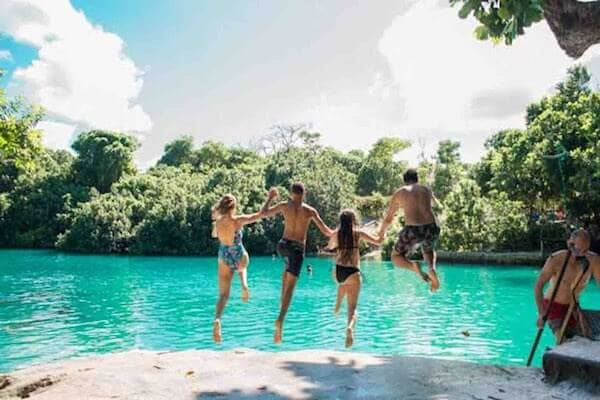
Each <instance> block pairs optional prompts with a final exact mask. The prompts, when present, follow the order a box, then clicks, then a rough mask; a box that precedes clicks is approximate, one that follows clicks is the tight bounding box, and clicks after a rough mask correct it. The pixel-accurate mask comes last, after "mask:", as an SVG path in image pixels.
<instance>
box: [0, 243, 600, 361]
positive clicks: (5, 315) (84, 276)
mask: <svg viewBox="0 0 600 400" xmlns="http://www.w3.org/2000/svg"><path fill="white" fill-rule="evenodd" d="M307 263H309V264H311V265H312V266H313V273H312V275H309V274H307V273H306V270H305V271H303V272H302V276H301V279H300V281H299V283H298V286H297V288H296V292H295V296H294V300H293V302H292V306H291V309H290V312H289V314H288V318H287V320H286V325H285V328H286V330H285V336H284V343H283V345H281V346H275V345H273V344H272V334H273V328H272V325H273V321H274V319H275V318H276V316H277V313H278V303H279V294H280V283H281V269H282V262H281V260H279V259H272V258H271V257H253V258H252V260H251V265H250V270H249V283H250V287H251V291H252V292H251V293H252V298H251V300H250V302H249V303H248V304H244V303H242V302H241V300H240V298H239V293H240V292H239V282H238V281H237V280H235V281H234V285H233V288H232V297H231V299H230V302H229V304H228V305H227V308H226V310H225V314H224V316H223V335H224V342H223V343H222V344H221V345H215V344H213V343H212V338H211V322H212V319H213V313H214V303H215V300H216V295H217V289H216V259H215V258H202V257H128V256H106V255H103V256H92V255H73V254H64V253H59V252H54V251H32V250H2V251H0V372H7V371H11V370H14V369H16V368H22V367H26V366H29V365H32V364H39V363H46V362H50V361H56V360H62V359H67V358H73V357H79V356H85V355H90V354H101V353H108V352H117V351H125V350H131V349H148V350H187V349H213V350H214V349H232V348H239V347H246V348H253V349H257V350H264V351H290V350H300V349H317V350H318V349H327V350H343V349H344V347H343V346H344V325H345V315H340V316H339V317H335V316H334V315H333V314H332V307H333V301H334V296H335V290H336V286H335V283H334V281H333V279H332V277H331V267H332V261H331V260H329V259H326V258H311V259H308V261H307ZM362 268H363V276H364V285H363V290H362V293H361V298H360V303H359V309H358V311H359V320H358V325H357V331H356V337H355V346H354V347H353V349H352V350H353V351H356V352H367V353H374V354H382V355H407V356H417V355H418V356H426V357H436V358H444V359H452V360H464V361H473V362H477V363H485V364H490V363H495V364H502V365H523V364H524V363H525V360H526V357H527V355H528V351H529V348H530V346H531V342H532V340H533V337H534V335H535V332H536V328H535V315H536V312H535V305H534V302H533V284H534V281H535V279H536V276H537V272H538V270H537V268H534V267H527V266H493V267H486V266H474V265H445V264H441V265H440V267H439V273H440V278H441V280H442V284H443V286H442V289H441V290H440V291H439V292H438V293H435V294H430V293H429V292H428V290H427V288H426V286H425V285H423V284H422V283H421V282H419V281H418V280H417V279H416V277H415V276H413V275H412V274H411V273H409V272H407V271H404V270H402V271H401V270H398V269H395V268H394V267H393V266H392V265H391V264H390V263H387V262H378V261H366V262H363V265H362ZM598 304H600V290H598V288H597V287H595V285H594V284H593V283H592V284H591V285H590V287H589V288H588V289H587V291H586V293H585V294H584V296H583V297H582V305H583V307H584V308H585V307H588V308H589V307H592V308H594V307H593V306H594V305H596V307H595V308H597V305H598ZM343 312H345V309H344V310H343ZM552 343H553V341H552V336H551V335H550V333H549V332H548V330H547V331H546V333H545V335H544V338H543V340H542V343H541V345H540V347H539V349H540V350H538V356H537V358H536V365H540V363H541V353H542V350H543V349H544V347H546V346H551V345H552Z"/></svg>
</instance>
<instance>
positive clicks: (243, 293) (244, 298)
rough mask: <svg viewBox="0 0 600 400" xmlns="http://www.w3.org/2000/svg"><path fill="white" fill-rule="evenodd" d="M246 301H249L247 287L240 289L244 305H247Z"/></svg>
mask: <svg viewBox="0 0 600 400" xmlns="http://www.w3.org/2000/svg"><path fill="white" fill-rule="evenodd" d="M248 300H250V289H248V288H247V287H245V288H242V301H243V302H244V303H247V302H248Z"/></svg>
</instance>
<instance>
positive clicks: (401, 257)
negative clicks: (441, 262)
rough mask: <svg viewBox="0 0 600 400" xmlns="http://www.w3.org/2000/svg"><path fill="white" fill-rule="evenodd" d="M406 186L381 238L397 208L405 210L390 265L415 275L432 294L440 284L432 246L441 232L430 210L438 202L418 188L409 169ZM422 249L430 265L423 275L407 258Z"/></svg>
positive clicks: (397, 197) (389, 213)
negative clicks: (405, 269)
mask: <svg viewBox="0 0 600 400" xmlns="http://www.w3.org/2000/svg"><path fill="white" fill-rule="evenodd" d="M404 183H405V186H403V187H401V188H400V189H398V190H397V191H396V193H394V195H393V196H392V200H391V202H390V206H389V209H388V211H387V213H386V216H385V218H384V219H383V223H382V224H381V233H382V234H381V236H383V233H384V232H385V231H386V230H387V228H388V226H389V225H390V224H391V223H392V221H393V220H394V216H395V215H396V213H397V212H398V210H399V209H400V208H402V209H403V210H404V228H403V229H402V230H401V231H400V234H399V235H398V240H397V241H396V244H395V245H394V248H393V250H392V256H391V258H392V262H393V263H394V265H395V266H397V267H400V268H407V269H409V270H411V271H414V272H415V273H417V274H418V275H419V277H421V279H423V281H425V282H427V283H429V284H430V287H431V291H436V290H437V289H439V287H440V281H439V279H438V276H437V272H436V252H435V246H436V243H437V240H438V238H439V236H440V228H439V226H438V224H437V222H436V218H435V215H434V213H433V209H432V203H433V202H434V201H435V202H437V200H436V198H435V196H434V195H433V193H432V192H431V190H430V189H429V188H428V187H426V186H423V185H421V184H419V176H418V174H417V171H416V170H415V169H412V168H411V169H408V170H407V171H406V172H405V173H404ZM418 247H420V248H421V252H422V253H423V258H424V259H425V261H426V262H427V264H428V265H429V272H428V273H426V272H424V271H423V270H422V269H421V266H420V264H419V263H418V262H416V261H411V260H409V259H408V258H407V256H408V255H409V254H410V253H411V252H412V251H414V250H415V249H417V248H418Z"/></svg>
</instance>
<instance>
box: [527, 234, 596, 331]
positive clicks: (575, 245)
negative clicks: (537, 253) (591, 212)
mask: <svg viewBox="0 0 600 400" xmlns="http://www.w3.org/2000/svg"><path fill="white" fill-rule="evenodd" d="M590 239H591V238H590V234H589V233H588V232H587V231H586V230H584V229H579V230H576V231H574V232H573V233H572V234H571V236H570V237H569V240H568V241H567V245H568V247H569V250H570V251H571V254H570V258H569V261H568V263H567V267H566V269H565V274H564V275H563V279H562V281H561V283H560V285H558V289H557V290H558V291H557V293H556V297H555V298H554V302H553V303H552V304H550V298H551V297H552V293H553V292H554V290H555V286H556V281H557V279H558V276H559V275H560V272H561V270H562V267H563V265H564V262H565V258H566V257H567V254H568V251H567V250H561V251H557V252H555V253H554V254H551V255H550V257H548V259H547V260H546V263H545V264H544V268H543V269H542V271H541V272H540V275H539V277H538V280H537V282H536V283H535V288H534V294H535V303H536V305H537V308H538V320H537V325H538V328H541V327H542V326H543V324H544V322H543V316H544V314H545V313H546V311H549V312H548V326H550V329H552V332H554V334H555V335H556V336H557V338H558V335H559V333H560V330H561V328H562V325H563V322H564V320H565V318H566V317H567V312H568V310H569V305H570V303H571V301H572V300H573V289H575V290H574V294H575V300H578V299H579V296H580V294H581V292H582V291H583V290H584V289H585V287H586V286H587V285H588V283H589V281H590V279H591V277H592V276H594V278H595V280H596V283H598V284H600V256H599V255H598V254H596V253H594V252H592V251H590V242H591V240H590ZM586 266H587V269H586ZM584 272H585V273H584ZM548 282H550V287H549V288H548V290H547V291H546V293H545V294H544V293H543V291H544V286H545V285H546V283H548ZM575 335H578V336H588V335H589V327H588V326H587V325H586V323H585V321H584V320H583V319H582V318H581V315H580V312H579V309H578V307H577V308H576V309H575V311H574V312H573V314H572V315H571V318H569V321H568V322H567V326H566V329H565V337H566V338H567V339H568V338H571V337H573V336H575Z"/></svg>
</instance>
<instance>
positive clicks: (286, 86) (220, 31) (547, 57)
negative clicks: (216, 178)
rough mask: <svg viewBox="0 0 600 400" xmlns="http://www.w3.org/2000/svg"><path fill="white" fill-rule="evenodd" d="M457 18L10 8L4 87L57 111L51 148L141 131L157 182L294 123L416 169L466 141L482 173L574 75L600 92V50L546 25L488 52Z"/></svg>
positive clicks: (49, 132)
mask: <svg viewBox="0 0 600 400" xmlns="http://www.w3.org/2000/svg"><path fill="white" fill-rule="evenodd" d="M457 12H458V10H457V9H455V8H450V7H449V6H448V2H447V1H445V0H421V1H408V0H407V1H402V0H389V1H388V0H379V1H376V2H367V1H359V0H302V1H289V2H282V1H279V0H226V1H208V0H178V1H170V2H167V1H162V0H103V1H89V0H2V1H0V68H2V69H4V70H5V71H6V74H5V76H4V77H3V78H2V79H1V80H0V85H2V86H4V87H6V88H7V90H8V93H9V95H17V94H23V95H25V96H27V97H28V98H29V99H31V100H32V101H34V102H37V103H39V104H41V105H42V106H44V108H45V109H46V112H47V115H46V118H45V120H44V121H42V122H41V123H40V126H39V127H40V129H42V130H43V131H44V143H45V144H46V145H47V146H49V147H52V148H69V146H70V143H71V142H72V141H73V139H74V138H75V137H76V135H77V134H78V133H80V132H82V131H86V130H89V129H109V130H117V131H122V132H127V133H130V134H132V135H135V136H136V137H137V138H138V139H139V140H140V142H141V148H140V150H138V152H137V153H136V162H137V163H138V165H139V166H140V167H142V168H144V167H147V166H149V165H151V164H152V163H154V162H155V161H156V160H157V159H158V158H159V157H160V155H161V154H162V151H163V148H164V145H165V144H166V143H168V142H169V141H172V140H173V139H175V138H177V137H178V136H181V135H184V134H189V135H192V136H193V137H194V138H195V141H196V143H197V144H198V145H199V144H201V143H202V142H203V141H206V140H218V141H222V142H224V143H227V144H241V145H248V144H249V143H252V142H253V141H255V140H256V139H257V138H258V137H260V136H262V135H264V134H265V133H267V132H268V130H269V127H271V126H272V125H274V124H281V123H294V124H295V123H307V124H311V125H312V127H313V129H314V130H316V131H318V132H320V133H321V134H322V135H323V136H322V137H323V140H322V141H323V143H324V144H326V145H331V146H334V147H336V148H339V149H341V150H351V149H365V150H367V149H368V148H369V146H370V145H371V144H372V143H373V142H374V141H375V140H377V139H378V138H380V137H382V136H397V137H402V138H405V139H408V140H411V141H412V142H413V143H414V146H413V147H412V148H411V149H409V150H407V151H405V152H404V153H403V154H402V155H401V157H402V158H404V159H407V160H408V161H411V162H413V161H415V160H416V157H417V154H418V153H420V152H421V150H424V151H425V152H426V154H429V155H432V154H434V152H435V149H436V147H437V142H438V141H439V140H444V139H452V140H458V141H460V142H461V144H462V148H461V154H462V156H463V159H464V160H465V161H469V162H472V161H476V160H477V159H479V158H480V157H481V155H482V154H483V152H484V142H485V140H486V138H488V137H489V136H490V135H492V134H493V133H495V132H497V131H498V130H500V129H505V128H522V127H523V126H524V112H525V108H526V106H527V104H529V103H531V102H532V101H536V100H538V99H540V98H541V97H542V96H544V95H547V94H549V93H551V91H552V90H553V88H554V86H555V84H556V83H557V82H559V81H560V80H561V79H562V78H563V77H564V76H565V73H566V70H567V69H568V67H569V66H570V65H572V64H573V63H577V62H579V63H583V64H585V65H587V66H588V67H589V68H590V70H591V72H592V76H593V82H592V84H593V85H594V86H595V87H598V88H599V89H600V84H599V82H600V80H599V78H600V45H598V46H595V47H593V48H590V49H589V50H588V51H587V52H586V53H585V54H584V56H583V57H582V58H581V59H579V60H573V59H570V58H569V57H567V56H566V55H565V54H564V52H563V51H562V50H561V49H560V48H559V47H558V45H557V44H556V40H555V39H554V37H553V35H552V33H551V32H550V29H549V28H548V26H547V25H546V23H545V22H541V23H538V24H536V25H534V26H533V27H531V28H529V29H528V30H527V33H526V35H525V36H523V37H520V38H518V39H517V40H516V41H515V43H514V44H513V46H505V45H494V44H492V43H490V42H479V41H477V40H476V39H475V38H474V37H473V34H472V32H473V29H474V27H475V25H476V23H475V21H473V20H461V19H459V18H458V16H457ZM417 144H419V145H417ZM421 146H423V147H424V149H421V148H420V147H421Z"/></svg>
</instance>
